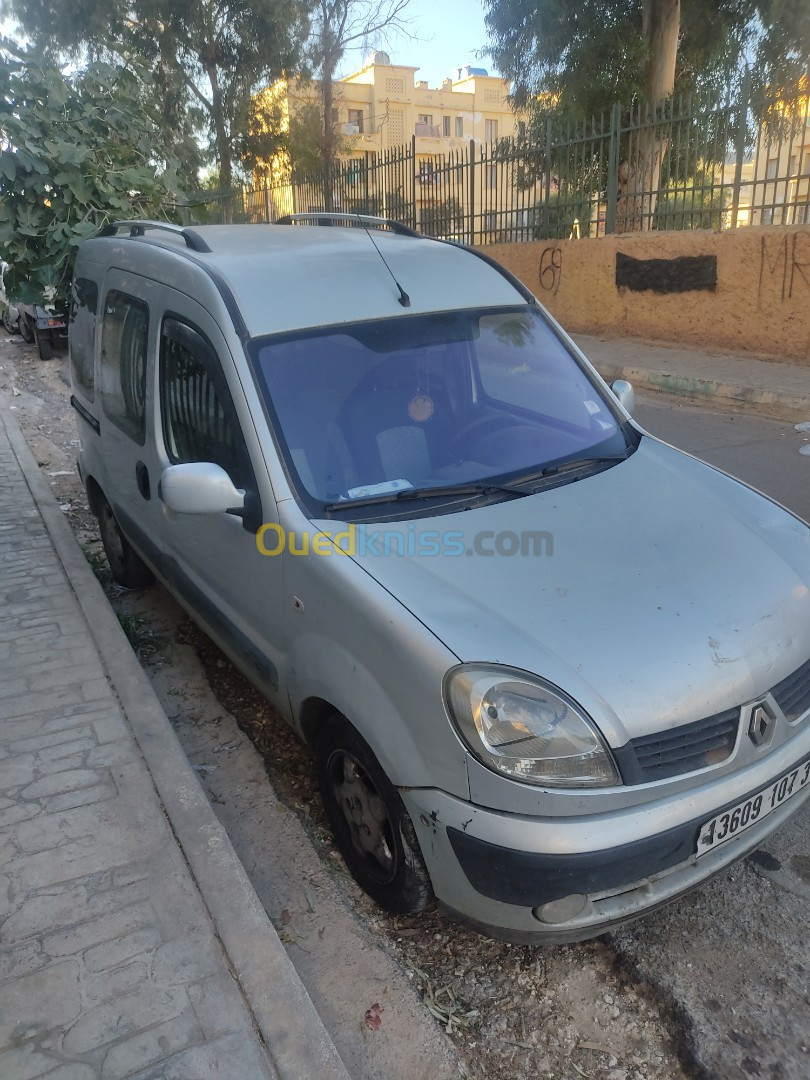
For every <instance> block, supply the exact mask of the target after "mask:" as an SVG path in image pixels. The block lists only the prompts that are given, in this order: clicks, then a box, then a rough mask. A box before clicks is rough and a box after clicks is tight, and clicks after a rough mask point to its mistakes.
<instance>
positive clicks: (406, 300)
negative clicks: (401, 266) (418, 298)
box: [357, 214, 411, 307]
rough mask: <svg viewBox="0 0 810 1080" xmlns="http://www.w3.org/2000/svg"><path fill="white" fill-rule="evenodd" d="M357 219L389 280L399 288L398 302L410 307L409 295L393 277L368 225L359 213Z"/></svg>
mask: <svg viewBox="0 0 810 1080" xmlns="http://www.w3.org/2000/svg"><path fill="white" fill-rule="evenodd" d="M357 220H358V221H359V222H360V224H361V225H362V226H363V228H364V229H365V230H366V236H367V237H368V238H369V240H370V241H371V242H372V244H374V250H375V251H376V252H377V254H378V255H379V256H380V258H381V259H382V261H383V265H384V266H385V269H386V270H387V271H388V273H389V274H390V275H391V280H392V281H393V282H394V284H395V285H396V287H397V288H398V289H399V302H400V304H402V306H403V307H410V306H411V298H410V296H408V294H407V293H406V292H405V290H404V289H403V288H402V286H401V285H400V283H399V282H398V281H397V279H396V278H395V277H394V272H393V270H392V269H391V267H390V266H389V265H388V263H387V262H386V261H385V256H384V255H383V253H382V252H381V251H380V249H379V248H378V247H377V245H376V243H375V241H374V237H373V236H372V235H371V233H370V232H369V231H368V225H366V223H365V221H363V219H362V218H361V217H360V215H359V214H358V215H357Z"/></svg>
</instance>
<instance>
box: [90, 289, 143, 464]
mask: <svg viewBox="0 0 810 1080" xmlns="http://www.w3.org/2000/svg"><path fill="white" fill-rule="evenodd" d="M148 339H149V309H148V308H147V306H146V304H145V303H144V302H143V301H142V300H136V299H135V297H133V296H128V295H127V294H126V293H122V292H118V291H117V290H115V289H112V290H110V292H108V293H107V296H106V298H105V300H104V315H103V321H102V328H101V364H100V368H99V371H100V377H101V387H100V390H101V401H102V405H103V408H104V413H105V415H106V416H107V418H108V419H109V420H111V421H112V423H113V424H115V426H116V427H118V428H120V430H121V431H123V432H124V434H125V435H128V436H129V438H131V439H133V440H134V441H135V442H137V443H139V444H140V445H141V446H143V443H144V440H145V436H146V353H147V342H148Z"/></svg>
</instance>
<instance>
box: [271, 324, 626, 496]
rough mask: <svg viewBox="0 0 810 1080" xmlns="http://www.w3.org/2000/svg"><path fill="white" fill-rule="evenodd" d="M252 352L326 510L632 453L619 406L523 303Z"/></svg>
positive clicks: (295, 456)
mask: <svg viewBox="0 0 810 1080" xmlns="http://www.w3.org/2000/svg"><path fill="white" fill-rule="evenodd" d="M251 354H252V357H253V360H254V365H255V367H256V368H257V370H258V374H259V381H260V383H262V384H263V386H262V390H263V392H264V393H265V395H266V397H267V399H268V403H269V405H270V407H271V412H272V413H273V414H274V416H275V420H276V422H277V426H278V429H279V431H280V433H281V435H282V442H283V443H284V444H285V446H284V449H285V451H286V453H287V455H288V462H289V464H290V466H291V467H292V471H293V472H294V473H295V474H296V475H297V479H298V481H299V483H300V485H301V488H302V489H303V490H304V491H305V492H306V493H307V494H308V496H309V498H310V499H311V500H315V501H317V502H320V503H323V504H328V505H332V504H342V503H343V502H346V503H347V509H349V508H350V506H351V503H352V501H357V502H359V501H360V500H369V499H370V498H374V499H377V500H378V501H379V497H380V496H382V497H383V501H384V497H386V496H389V497H390V498H391V499H395V498H398V497H401V493H403V492H410V491H411V490H413V491H417V492H421V491H423V490H425V489H441V488H446V489H448V491H449V490H450V489H451V488H452V487H458V485H464V484H475V483H476V482H482V481H487V480H491V481H492V482H493V484H494V483H495V480H496V479H497V480H498V481H501V482H504V481H507V480H513V479H515V480H520V479H521V478H522V477H530V476H531V475H532V474H538V473H542V471H543V470H544V469H549V468H550V467H552V466H554V465H555V464H563V463H567V462H572V461H577V460H579V459H588V460H591V459H593V458H595V457H598V458H603V457H604V458H608V459H610V458H614V457H618V456H621V455H623V454H625V453H626V452H627V451H628V440H627V436H626V434H625V432H624V430H623V429H622V426H621V421H620V419H619V418H618V417H619V414H618V413H617V412H614V410H613V408H611V406H609V405H608V403H607V402H606V400H605V398H604V396H603V393H602V391H601V390H600V389H599V388H597V386H596V385H594V383H593V382H592V381H591V380H590V378H589V377H588V376H587V375H586V374H585V372H584V371H583V370H582V368H581V367H580V366H579V364H578V363H577V362H576V361H575V360H574V358H573V356H572V355H571V354H570V352H569V351H568V349H567V348H566V347H565V346H564V345H563V343H562V342H561V341H560V339H559V338H558V337H557V336H556V334H555V333H554V332H553V330H552V329H551V328H550V327H549V325H548V324H547V323H546V322H545V320H544V319H543V317H542V316H541V315H540V314H539V312H537V311H536V310H535V309H533V308H531V307H521V308H519V309H514V308H511V309H505V310H493V309H489V310H484V311H455V312H451V313H440V314H434V315H412V316H407V317H404V318H396V319H386V320H378V321H375V322H369V323H361V324H351V325H347V326H339V327H334V328H328V329H320V330H318V331H314V332H307V333H305V334H300V333H299V334H297V335H294V336H293V335H285V336H278V337H272V338H264V339H257V340H255V341H254V342H252V343H251ZM568 471H570V470H566V472H568ZM440 495H441V492H440V491H438V490H437V497H440ZM333 508H334V507H333Z"/></svg>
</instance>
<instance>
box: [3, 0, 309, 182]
mask: <svg viewBox="0 0 810 1080" xmlns="http://www.w3.org/2000/svg"><path fill="white" fill-rule="evenodd" d="M306 4H307V0H84V2H83V3H82V4H80V5H78V6H74V5H68V4H63V3H60V2H58V0H7V5H8V10H9V11H10V12H11V14H12V15H13V16H14V18H16V20H17V21H18V22H19V24H20V26H21V27H22V28H23V30H24V31H25V32H26V33H27V34H28V35H29V36H30V38H31V39H32V40H33V41H35V42H37V43H39V44H42V45H46V46H48V47H49V48H51V49H52V50H55V51H57V52H59V51H65V50H67V51H70V50H73V51H76V50H81V49H87V50H89V51H90V53H91V54H93V55H101V56H107V55H109V54H112V55H114V56H116V57H119V58H121V59H123V60H125V61H131V60H133V59H135V58H138V57H140V58H143V60H144V61H145V62H147V63H148V64H149V65H150V68H151V70H152V72H153V75H154V79H155V85H156V87H157V89H158V92H159V94H160V97H161V99H162V102H163V104H164V120H165V124H166V127H167V129H168V130H170V131H180V132H181V135H182V137H183V139H184V142H185V144H186V146H187V145H188V138H187V137H188V134H189V128H190V127H193V125H194V121H195V119H196V120H201V121H202V122H203V124H204V126H205V128H206V129H207V133H208V136H209V140H210V145H211V147H212V149H213V151H214V156H215V158H216V162H217V166H218V169H219V175H220V182H221V184H222V186H223V187H225V188H228V187H230V186H231V185H232V183H233V176H234V161H235V154H236V153H237V152H238V150H240V149H241V151H242V152H243V153H244V152H245V147H246V145H247V144H248V143H249V142H250V137H251V131H253V133H254V134H255V133H256V129H255V125H252V120H251V117H252V111H253V106H252V102H253V98H254V95H255V93H256V91H257V90H258V89H259V88H260V87H261V86H264V85H267V84H268V83H270V82H273V81H274V80H275V79H276V78H278V77H279V76H280V75H281V74H282V72H283V71H284V70H286V69H289V68H293V67H294V66H295V65H296V64H297V62H298V59H299V57H300V52H301V47H302V45H303V41H304V38H305V36H306V32H307V26H308V23H307V8H306ZM265 134H266V133H265ZM257 156H258V155H257ZM248 157H249V154H248ZM236 160H237V161H238V157H237V158H236Z"/></svg>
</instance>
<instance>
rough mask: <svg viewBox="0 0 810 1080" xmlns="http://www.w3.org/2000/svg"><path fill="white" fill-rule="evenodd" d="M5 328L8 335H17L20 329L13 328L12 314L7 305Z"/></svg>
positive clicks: (4, 314) (4, 317)
mask: <svg viewBox="0 0 810 1080" xmlns="http://www.w3.org/2000/svg"><path fill="white" fill-rule="evenodd" d="M3 326H4V327H5V328H6V333H8V334H16V333H17V329H18V327H17V326H12V324H11V314H10V312H9V309H8V305H6V307H5V309H4V310H3Z"/></svg>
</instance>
